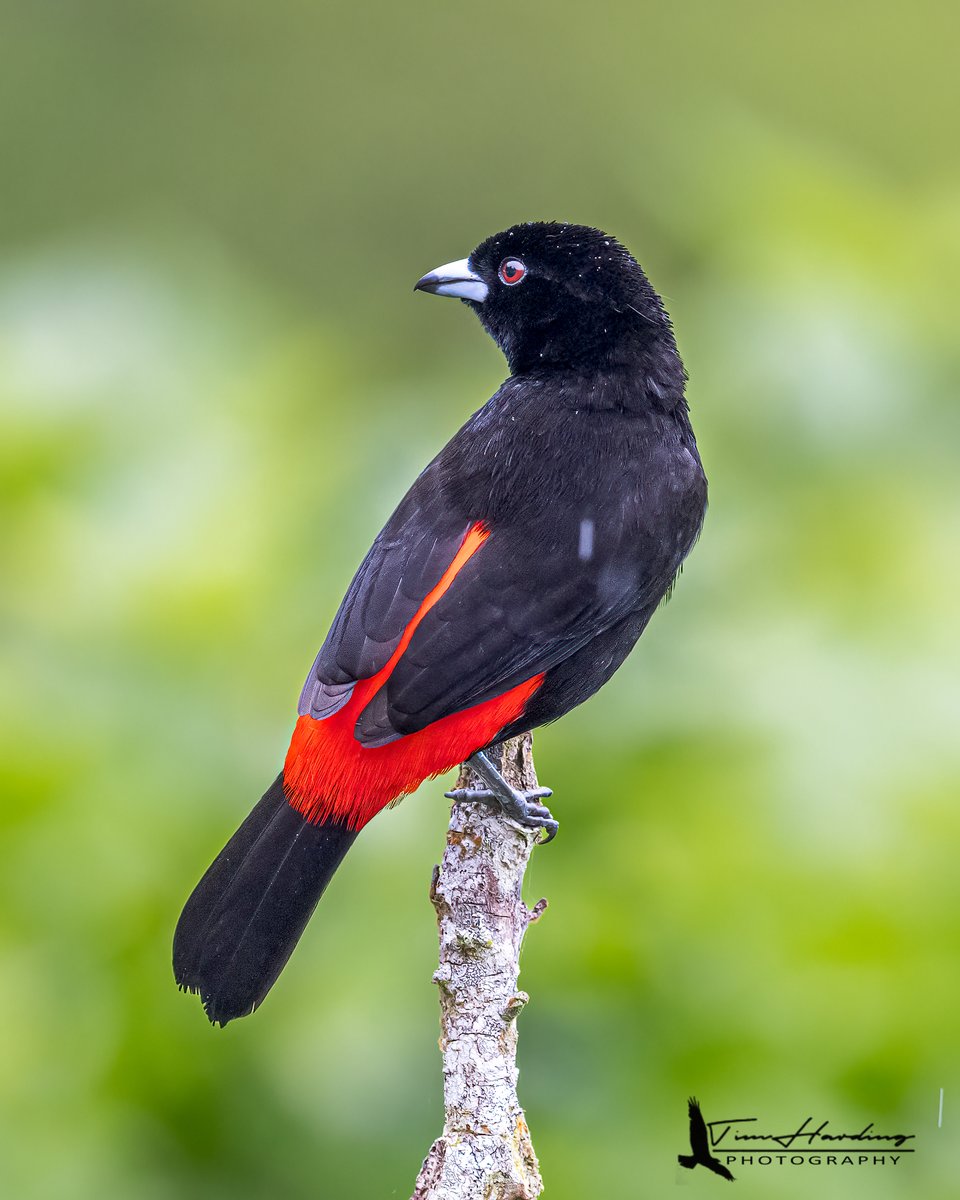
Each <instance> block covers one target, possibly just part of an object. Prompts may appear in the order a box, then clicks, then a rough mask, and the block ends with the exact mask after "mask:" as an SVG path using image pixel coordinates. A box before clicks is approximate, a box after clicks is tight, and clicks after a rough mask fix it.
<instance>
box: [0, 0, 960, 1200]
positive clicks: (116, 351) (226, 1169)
mask: <svg viewBox="0 0 960 1200" xmlns="http://www.w3.org/2000/svg"><path fill="white" fill-rule="evenodd" d="M958 32H960V21H958V17H957V9H956V6H955V5H953V4H950V3H913V4H910V5H906V4H884V3H872V4H869V5H868V4H859V3H853V4H847V5H837V4H835V3H834V4H824V3H807V4H803V5H799V4H794V5H787V4H771V3H764V2H756V3H727V4H717V3H710V2H706V0H701V2H689V3H683V4H675V5H664V4H656V5H654V4H651V3H646V2H643V3H637V2H633V3H628V2H622V3H604V4H598V5H591V6H586V7H581V6H577V5H573V4H570V3H562V2H554V3H552V4H549V5H546V4H529V5H517V4H501V3H489V2H488V3H486V4H484V5H473V6H467V5H461V4H451V3H446V4H441V3H413V4H405V5H395V4H386V3H374V4H369V5H346V4H325V5H322V4H319V3H316V2H314V3H308V2H306V0H300V2H295V0H282V2H279V3H273V4H252V3H242V2H238V0H233V2H232V3H226V2H225V0H219V2H218V0H199V2H198V0H193V2H191V3H188V2H186V0H165V2H163V3H159V2H142V3H130V2H129V0H87V2H85V3H78V4H61V3H53V2H51V0H30V2H29V3H27V2H24V3H18V2H16V0H4V2H3V3H2V6H0V162H2V163H3V177H4V181H3V189H2V198H0V406H2V428H0V486H2V495H3V519H2V523H0V546H2V568H0V570H2V576H3V586H2V592H0V621H2V632H3V654H4V669H3V676H2V683H0V689H2V690H0V740H2V750H3V755H2V762H3V766H2V799H3V805H2V821H3V856H2V864H3V866H2V871H0V896H2V915H0V938H2V965H0V1109H2V1111H0V1194H2V1195H3V1196H18V1197H23V1198H25V1200H33V1198H38V1200H39V1198H46V1197H53V1198H57V1200H60V1198H68V1200H73V1198H77V1200H93V1198H97V1200H104V1198H112V1197H128V1196H129V1197H137V1200H166V1198H168V1197H183V1198H187V1200H194V1198H195V1200H220V1198H222V1200H227V1198H229V1200H254V1198H257V1200H260V1198H267V1197H271V1198H272V1197H278V1196H282V1197H289V1198H294V1200H299V1198H301V1197H302V1198H307V1197H311V1198H315V1197H360V1198H366V1197H376V1196H399V1197H404V1196H406V1195H409V1192H410V1189H411V1187H412V1183H413V1179H414V1177H415V1175H416V1172H417V1169H418V1166H419V1163H420V1160H421V1158H422V1156H423V1154H424V1153H425V1152H426V1150H427V1148H428V1147H429V1144H430V1142H431V1140H432V1139H433V1137H434V1136H435V1135H436V1134H437V1133H438V1132H439V1129H440V1122H441V1107H440V1060H439V1056H438V1054H437V1048H436V1036H437V1000H436V995H435V992H434V989H433V987H432V985H431V983H430V975H431V972H432V969H433V965H434V961H435V954H436V946H435V929H434V922H433V915H432V911H431V909H430V907H429V904H428V902H427V885H428V881H429V876H430V870H431V866H432V864H433V863H434V862H435V861H437V859H438V856H439V854H440V852H441V848H442V843H443V836H444V829H445V810H446V806H445V802H444V800H443V798H442V791H443V785H442V783H439V782H438V783H435V784H432V785H429V786H427V787H425V788H423V789H422V790H421V792H420V793H419V794H418V795H417V796H416V797H414V798H411V799H409V800H408V801H406V802H405V803H404V804H403V805H402V806H401V807H400V809H399V810H397V811H395V812H391V813H387V814H385V815H384V816H383V817H382V818H380V819H378V820H377V821H376V822H375V823H374V824H373V825H372V826H371V828H370V830H369V831H368V833H367V834H366V835H365V836H364V837H363V838H362V839H361V840H360V841H359V843H358V845H357V847H356V849H355V850H354V851H353V852H352V854H351V856H350V857H349V858H348V859H347V862H346V864H345V865H344V867H343V869H342V871H341V873H340V874H339V875H338V877H337V879H336V881H335V885H334V886H333V887H332V888H331V890H330V892H329V893H328V895H327V897H326V898H325V899H324V901H323V905H322V908H321V910H320V913H319V915H318V917H317V919H316V920H315V922H314V924H313V926H312V927H311V928H310V930H309V932H308V935H307V936H306V937H305V939H304V941H303V944H302V945H301V947H300V949H299V951H298V952H297V954H296V956H295V957H294V959H293V961H292V962H291V964H290V966H289V967H288V969H287V970H286V972H285V973H284V975H283V978H282V980H281V982H280V984H279V985H278V986H277V987H276V989H275V991H274V992H273V993H272V994H271V996H270V998H269V1001H268V1002H267V1004H266V1005H265V1006H264V1008H263V1010H262V1011H261V1012H260V1013H258V1014H257V1015H256V1016H255V1017H254V1018H253V1019H251V1020H247V1021H243V1022H239V1023H237V1024H235V1025H233V1026H231V1027H230V1028H229V1029H228V1030H226V1031H225V1032H221V1031H214V1030H212V1029H211V1028H209V1027H208V1026H207V1024H206V1022H205V1020H204V1018H203V1015H202V1013H201V1011H200V1007H199V1005H198V1003H197V1002H196V1000H195V999H193V998H187V997H185V996H182V995H180V994H178V992H177V991H176V989H175V987H174V985H173V982H172V978H171V971H170V965H169V948H170V938H171V933H172V930H173V925H174V923H175V921H176V918H177V915H178V913H179V910H180V906H181V904H182V901H183V900H184V898H185V897H186V895H187V893H188V891H189V890H190V888H191V887H192V886H193V884H194V883H195V881H196V879H197V878H198V876H199V874H200V872H201V871H202V870H203V869H204V868H205V867H206V866H207V864H208V862H209V860H210V859H211V857H212V856H213V854H214V853H215V852H216V851H217V850H218V849H219V848H220V846H221V844H222V843H223V841H224V840H225V838H226V836H227V835H228V834H229V833H230V832H231V831H232V830H233V828H234V827H235V825H236V824H237V822H238V821H239V819H240V818H241V817H242V816H243V815H244V814H245V813H246V811H247V809H248V808H249V807H250V806H251V805H252V803H253V802H254V801H255V800H256V798H257V797H258V796H259V795H260V792H261V790H262V789H263V787H264V786H265V785H266V783H267V782H268V781H269V780H270V779H271V778H272V776H273V774H274V772H275V771H276V770H277V768H278V765H279V763H280V762H281V759H282V755H283V752H284V749H285V746H286V740H287V738H288V735H289V731H290V727H291V723H292V712H293V706H294V703H295V700H296V696H297V692H298V689H299V686H300V683H301V681H302V678H303V676H304V674H305V673H306V669H307V667H308V666H309V664H310V662H311V660H312V657H313V654H314V652H315V650H316V648H317V646H318V644H319V642H320V640H321V639H322V637H323V635H324V633H325V630H326V627H327V624H328V622H329V620H330V618H331V617H332V615H333V613H334V611H335V609H336V606H337V604H338V602H339V600H340V597H341V595H342V592H343V589H344V587H345V585H346V583H347V581H348V579H349V577H350V575H351V573H352V571H353V570H354V568H355V566H356V564H357V562H358V560H359V558H360V557H361V555H362V553H363V551H364V550H365V548H366V546H367V545H368V544H369V541H370V539H371V538H372V536H373V535H374V534H375V532H376V531H377V529H378V528H379V526H380V524H381V522H382V521H383V519H384V518H385V517H386V515H387V513H388V512H389V510H390V509H391V507H392V505H393V504H394V503H395V502H396V501H397V500H398V499H399V497H400V496H401V495H402V493H403V491H404V490H405V488H406V486H407V485H408V483H409V482H410V480H411V479H412V478H413V476H414V475H415V473H416V472H417V471H418V469H419V468H420V466H421V465H422V464H423V463H424V462H425V461H426V460H427V459H428V458H429V457H430V456H431V455H432V454H433V453H434V452H435V450H436V449H437V448H438V447H439V446H440V445H441V444H442V443H443V442H444V441H445V440H446V438H447V437H448V436H449V435H450V434H451V433H452V432H453V431H454V430H455V429H456V428H457V427H458V426H459V425H460V423H461V422H462V421H463V420H464V419H465V418H466V417H467V415H468V414H469V413H470V412H471V411H473V409H474V408H476V407H478V406H479V404H480V403H482V402H483V400H484V399H485V398H486V397H487V396H488V395H489V394H490V393H491V392H492V391H493V390H494V389H495V387H496V386H497V384H498V383H499V381H500V379H501V378H502V375H503V373H504V369H503V363H502V361H501V359H500V357H499V355H498V352H497V351H496V349H495V347H494V346H493V344H492V343H490V342H489V341H488V340H487V339H486V338H485V337H484V336H483V334H482V332H481V330H480V328H479V326H478V325H477V323H476V321H475V320H474V319H473V317H472V316H471V315H470V314H469V313H468V312H466V311H465V310H464V309H463V308H462V307H461V306H459V305H456V304H451V303H447V302H439V301H435V300H428V299H425V298H424V297H423V296H420V295H416V296H415V295H413V294H412V292H411V286H412V284H413V282H414V281H415V280H416V279H417V277H418V276H419V275H420V274H421V273H422V272H423V271H425V270H427V269H429V268H430V267H432V266H434V265H436V264H437V263H441V262H446V261H448V260H450V259H454V258H459V257H461V256H463V255H465V254H466V253H467V252H469V250H470V249H471V248H472V247H473V246H474V245H475V244H476V243H477V242H478V241H479V240H480V239H481V238H483V237H484V236H486V235H487V234H489V233H491V232H494V231H495V230H497V229H499V228H502V227H503V226H505V225H508V224H511V223H513V222H514V221H518V220H523V219H532V218H558V219H566V220H574V221H583V222H588V223H590V224H595V225H599V226H601V227H603V228H604V229H607V230H608V231H610V232H613V233H615V234H617V235H618V236H619V237H621V238H622V239H623V240H624V241H625V242H626V243H627V245H628V246H630V247H631V249H633V250H634V251H635V253H636V254H637V256H638V257H639V258H640V260H641V262H642V263H643V264H644V266H645V267H646V268H647V270H648V272H649V274H650V275H651V277H652V279H653V281H654V283H655V285H656V286H657V287H658V288H659V289H660V290H661V291H662V292H663V293H664V295H665V297H666V299H667V302H668V305H669V307H670V309H671V312H672V313H673V316H674V320H675V323H676V327H677V331H678V336H679V341H680V346H681V350H682V352H683V354H684V357H685V360H686V362H687V366H688V368H689V371H690V376H691V382H690V391H689V395H690V402H691V407H692V411H693V416H694V424H695V426H696V429H697V432H698V435H699V439H700V444H701V449H702V452H703V457H704V461H705V463H706V466H707V471H708V474H709V476H710V480H711V511H710V514H709V517H708V520H707V525H706V528H705V531H704V535H703V538H702V540H701V543H700V545H699V546H698V547H697V549H696V551H695V553H694V555H693V557H692V558H691V560H690V562H689V564H688V567H687V569H686V571H685V573H684V576H683V579H682V581H681V586H680V587H679V588H678V590H677V594H676V596H675V598H674V600H673V601H672V603H671V604H670V605H669V607H668V608H667V609H666V610H665V611H664V612H662V613H661V614H659V615H658V617H657V618H656V620H655V622H654V623H653V625H652V627H651V629H650V630H649V632H648V634H647V636H646V637H645V638H644V639H643V644H642V645H641V647H640V648H639V649H638V651H637V653H635V654H634V656H633V657H632V658H631V660H630V661H629V663H628V665H627V666H626V667H625V668H624V669H623V670H622V671H621V673H620V674H619V675H618V676H617V678H616V679H615V680H614V681H613V682H612V683H611V684H610V686H609V687H607V688H606V690H605V691H604V692H603V694H602V695H601V696H599V697H597V698H596V699H595V700H593V701H591V703H590V704H589V705H587V706H586V707H585V708H583V709H581V710H579V711H578V712H577V713H575V714H573V715H572V716H570V717H568V718H567V719H566V720H565V721H564V722H563V724H562V726H560V727H557V728H552V729H549V730H546V731H544V732H543V733H542V734H540V735H539V736H538V739H537V758H538V765H539V769H540V774H541V777H542V778H543V779H544V780H545V781H546V782H549V783H550V784H551V785H552V786H553V787H554V788H555V789H556V803H555V811H556V812H557V814H558V815H559V817H560V818H561V821H562V832H561V836H560V837H559V838H558V840H557V841H556V843H555V844H553V845H552V846H551V847H550V848H549V849H548V850H543V851H539V852H537V854H536V855H535V858H534V862H533V864H532V867H531V869H530V872H529V877H528V886H529V898H530V900H531V901H532V900H535V899H536V898H537V897H538V896H540V895H541V894H545V895H547V896H548V897H549V899H550V910H549V913H548V914H547V917H546V918H545V920H544V921H543V922H542V924H540V925H539V926H538V927H536V928H535V929H534V930H532V931H531V933H530V935H529V938H528V942H527V945H526V947H525V950H524V962H523V985H524V987H526V988H527V990H528V991H529V992H530V993H531V994H532V998H533V1002H532V1004H531V1005H530V1007H529V1008H528V1009H527V1011H526V1012H525V1013H524V1015H523V1017H522V1023H521V1031H522V1037H521V1096H522V1099H523V1101H524V1102H525V1104H526V1106H527V1110H528V1116H529V1120H530V1124H531V1126H532V1129H533V1133H534V1139H535V1144H536V1147H537V1150H538V1151H539V1154H540V1157H541V1160H542V1166H543V1171H544V1176H545V1179H546V1183H547V1188H548V1191H547V1194H548V1195H549V1196H550V1197H552V1198H554V1200H573V1198H578V1200H579V1198H581V1197H585V1196H604V1197H607V1196H618V1197H619V1196H623V1197H633V1196H637V1197H640V1196H662V1195H669V1194H672V1189H673V1188H674V1187H675V1186H676V1185H678V1184H683V1185H686V1186H688V1187H690V1188H692V1189H693V1191H694V1192H700V1191H702V1192H705V1193H706V1192H709V1191H711V1190H712V1189H716V1188H719V1187H720V1186H721V1184H720V1182H719V1181H718V1180H716V1179H715V1178H714V1177H713V1176H708V1175H706V1174H705V1172H703V1171H702V1170H700V1171H697V1172H694V1173H687V1172H683V1173H682V1175H681V1172H680V1171H679V1168H678V1167H677V1166H676V1157H675V1156H676V1154H677V1153H678V1152H680V1151H683V1150H684V1149H685V1139H686V1113H685V1101H686V1097H687V1095H688V1094H689V1093H690V1092H695V1093H696V1094H697V1095H699V1096H700V1098H701V1100H702V1102H703V1105H704V1111H705V1113H706V1115H707V1118H708V1119H715V1118H720V1117H724V1116H737V1115H741V1116H742V1115H749V1114H755V1115H758V1116H762V1117H764V1118H766V1119H767V1122H768V1125H769V1126H774V1125H782V1126H784V1127H786V1126H787V1125H789V1124H790V1123H791V1122H796V1121H799V1120H802V1119H803V1117H805V1116H807V1115H811V1116H815V1117H817V1119H818V1120H819V1119H822V1118H827V1117H828V1118H830V1119H831V1122H832V1124H833V1127H834V1128H837V1127H844V1126H845V1127H847V1128H854V1127H856V1128H861V1127H862V1126H863V1124H865V1123H866V1122H867V1121H869V1120H873V1121H875V1122H876V1123H877V1126H878V1127H879V1128H882V1129H885V1130H888V1131H889V1130H891V1129H895V1130H901V1131H903V1130H906V1131H908V1132H915V1133H917V1135H918V1140H917V1143H916V1145H917V1150H918V1153H917V1154H916V1155H915V1156H913V1160H912V1161H910V1160H908V1161H906V1163H901V1165H900V1166H898V1167H896V1168H889V1167H888V1168H885V1169H883V1168H879V1167H873V1168H868V1167H864V1168H860V1169H859V1170H857V1169H850V1168H846V1169H841V1168H833V1169H828V1168H826V1167H822V1168H820V1169H819V1170H818V1169H815V1168H812V1167H808V1168H798V1167H779V1168H778V1167H772V1168H766V1169H760V1168H754V1169H753V1170H752V1171H751V1170H750V1169H748V1168H745V1169H743V1170H742V1171H740V1172H738V1174H739V1175H740V1176H741V1178H740V1180H739V1182H738V1184H737V1187H738V1194H740V1195H743V1196H747V1197H749V1196H770V1195H777V1196H784V1197H800V1196H804V1197H806V1196H809V1195H810V1194H811V1192H813V1191H814V1190H816V1191H817V1192H818V1193H819V1194H820V1195H823V1196H825V1197H846V1196H850V1195H857V1196H859V1195H863V1196H871V1197H881V1198H882V1197H887V1196H897V1197H900V1196H908V1195H909V1196H915V1195H922V1196H924V1197H935V1196H951V1195H956V1194H958V1183H960V1167H958V1161H960V1160H958V1139H957V1128H958V1125H957V1120H958V1113H960V1070H958V1067H960V1035H958V1017H957V1013H958V1003H957V998H958V993H960V967H958V953H957V952H958V943H960V936H958V935H960V927H958V914H960V871H958V867H957V863H958V852H960V808H958V805H957V792H958V784H960V745H958V742H960V739H958V737H957V727H958V723H960V691H958V683H957V678H958V677H957V669H958V666H960V662H958V659H960V652H958V638H957V595H958V590H960V561H958V555H957V534H958V528H960V524H958V523H960V503H958V492H957V467H958V455H957V448H958V434H960V428H958V427H960V419H958V410H957V398H958V377H960V369H958V368H960V363H958V357H960V354H958V348H957V337H956V320H957V295H958V288H960V204H958V202H960V164H958V155H957V115H958V101H960V87H958V83H957V69H956V46H957V37H958ZM941 1087H944V1088H945V1104H944V1125H943V1128H942V1129H941V1130H938V1129H937V1108H938V1097H939V1089H940V1088H941Z"/></svg>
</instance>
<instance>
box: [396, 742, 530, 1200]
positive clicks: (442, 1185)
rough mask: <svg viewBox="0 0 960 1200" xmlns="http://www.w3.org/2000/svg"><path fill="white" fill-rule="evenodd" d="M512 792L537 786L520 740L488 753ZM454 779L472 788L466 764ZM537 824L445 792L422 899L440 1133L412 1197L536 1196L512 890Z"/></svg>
mask: <svg viewBox="0 0 960 1200" xmlns="http://www.w3.org/2000/svg"><path fill="white" fill-rule="evenodd" d="M490 756H491V758H492V759H493V761H494V762H495V763H496V765H497V766H498V768H499V769H500V771H501V774H502V775H503V776H504V778H505V779H506V780H507V781H508V782H509V783H511V784H512V785H513V786H514V787H515V788H517V789H519V790H531V789H533V788H536V787H537V777H536V772H535V770H534V766H533V755H532V750H531V737H530V735H529V734H526V735H525V736H524V737H519V738H514V739H513V740H511V741H509V742H506V743H504V744H503V745H501V746H499V747H495V748H494V749H493V751H491V754H490ZM457 787H458V788H460V787H466V788H479V787H483V783H482V781H481V780H478V779H477V778H476V776H474V775H473V773H472V772H471V771H469V770H468V769H467V768H466V767H464V769H463V770H462V771H461V774H460V779H459V781H458V783H457ZM536 841H537V831H536V830H531V829H523V828H521V827H520V826H519V825H517V824H515V823H514V822H512V821H510V820H508V819H507V818H505V817H504V816H503V815H502V814H501V812H500V810H499V808H497V807H496V805H492V804H483V803H476V802H464V801H459V800H458V801H456V802H455V803H454V805H453V808H452V810H451V813H450V827H449V830H448V831H447V846H446V850H445V851H444V854H443V862H442V863H441V865H440V866H439V867H438V868H436V870H435V871H434V878H433V884H432V886H431V889H430V898H431V900H432V901H433V906H434V908H435V909H436V910H437V922H438V925H439V929H440V966H439V968H438V969H437V972H436V974H435V975H434V980H435V982H436V983H437V984H438V986H439V989H440V1026H441V1036H440V1048H441V1050H442V1052H443V1100H444V1126H443V1134H442V1135H441V1136H440V1137H439V1138H438V1139H437V1140H436V1141H435V1142H434V1143H433V1146H432V1147H431V1148H430V1152H429V1154H428V1155H427V1157H426V1158H425V1159H424V1163H423V1166H422V1168H421V1170H420V1174H419V1176H418V1178H417V1185H416V1188H415V1190H414V1193H413V1198H412V1200H536V1197H537V1196H539V1195H540V1193H541V1191H542V1190H543V1184H542V1182H541V1179H540V1169H539V1165H538V1163H537V1156H536V1155H535V1154H534V1152H533V1145H532V1144H531V1141H530V1132H529V1130H528V1129H527V1123H526V1121H525V1119H524V1115H523V1109H522V1108H521V1107H520V1102H519V1100H518V1099H517V1023H516V1022H517V1016H518V1014H519V1013H520V1011H521V1009H522V1008H523V1006H524V1005H525V1004H526V1003H527V1000H528V996H527V995H526V994H525V993H524V992H521V991H518V989H517V977H518V975H519V971H520V963H519V959H520V945H521V942H522V941H523V935H524V933H525V932H526V929H527V926H528V925H530V924H531V923H532V922H533V921H536V920H537V919H538V918H539V916H540V914H541V913H542V912H543V910H544V909H545V908H546V905H547V902H546V900H541V901H540V902H539V903H538V904H537V905H536V906H535V907H534V908H533V909H532V910H531V909H528V908H527V906H526V905H525V904H524V902H523V899H522V897H521V894H520V891H521V886H522V884H523V875H524V871H525V870H526V867H527V862H528V861H529V858H530V854H531V852H532V850H533V847H534V845H535V844H536Z"/></svg>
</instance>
